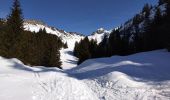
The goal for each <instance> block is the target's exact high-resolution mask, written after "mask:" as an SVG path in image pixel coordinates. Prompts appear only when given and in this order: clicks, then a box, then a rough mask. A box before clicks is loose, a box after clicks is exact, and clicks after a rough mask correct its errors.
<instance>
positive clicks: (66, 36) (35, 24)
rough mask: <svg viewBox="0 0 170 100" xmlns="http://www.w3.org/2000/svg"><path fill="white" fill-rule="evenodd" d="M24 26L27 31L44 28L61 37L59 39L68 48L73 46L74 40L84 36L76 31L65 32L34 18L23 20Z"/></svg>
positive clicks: (36, 30)
mask: <svg viewBox="0 0 170 100" xmlns="http://www.w3.org/2000/svg"><path fill="white" fill-rule="evenodd" d="M24 28H25V30H27V31H31V32H38V31H39V30H40V29H44V28H45V29H46V31H47V33H49V34H54V35H57V36H58V37H60V38H61V40H62V41H63V42H64V43H66V42H67V44H68V47H69V48H70V49H73V48H74V44H75V42H76V41H77V42H79V41H80V40H81V39H83V38H84V36H83V35H81V34H78V33H76V32H66V31H64V30H60V29H57V28H55V27H51V26H48V25H47V24H45V23H44V22H42V21H36V20H26V21H25V22H24Z"/></svg>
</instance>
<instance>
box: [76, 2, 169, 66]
mask: <svg viewBox="0 0 170 100" xmlns="http://www.w3.org/2000/svg"><path fill="white" fill-rule="evenodd" d="M161 6H165V8H166V10H165V12H162V11H161ZM154 9H155V10H156V11H155V14H154V16H153V18H151V16H152V15H151V14H152V13H153V12H152V10H153V7H152V6H151V5H149V4H145V5H144V7H143V9H142V11H141V12H140V13H139V14H136V15H135V16H134V17H133V18H132V19H130V20H128V21H127V22H125V24H124V25H122V26H120V27H119V28H118V29H115V30H113V31H112V32H111V34H110V36H109V37H108V36H104V38H103V41H102V42H101V43H100V44H97V42H96V41H95V40H91V41H90V40H89V39H88V37H86V38H85V39H83V40H81V41H80V42H79V43H76V44H75V48H74V55H75V56H76V57H78V58H79V62H78V64H81V63H82V62H83V61H85V60H87V59H90V58H99V57H110V56H113V55H121V56H125V55H129V54H134V53H138V52H144V51H151V50H157V49H163V48H167V49H168V50H169V51H170V0H159V2H158V6H157V7H155V8H154ZM91 44H92V45H91Z"/></svg>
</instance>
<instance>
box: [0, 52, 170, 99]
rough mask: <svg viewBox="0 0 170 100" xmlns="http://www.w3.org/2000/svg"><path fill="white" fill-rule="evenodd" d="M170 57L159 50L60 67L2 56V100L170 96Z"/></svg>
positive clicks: (0, 58)
mask: <svg viewBox="0 0 170 100" xmlns="http://www.w3.org/2000/svg"><path fill="white" fill-rule="evenodd" d="M61 51H62V52H68V51H69V49H63V50H61ZM69 56H70V55H68V58H72V57H69ZM66 58H67V57H66ZM169 58H170V53H169V52H167V51H166V50H156V51H150V52H143V53H138V54H134V55H130V56H123V57H122V56H113V57H110V58H100V59H91V60H87V61H85V62H84V63H83V64H81V65H79V66H77V67H73V68H72V69H66V70H60V69H58V68H45V67H42V66H36V67H29V66H26V65H24V64H23V63H22V62H20V61H19V60H17V59H5V58H3V57H0V66H1V68H0V83H1V84H0V90H1V91H0V100H169V99H170V73H169V72H170V62H169ZM70 64H71V63H70Z"/></svg>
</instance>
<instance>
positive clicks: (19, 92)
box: [0, 57, 98, 100]
mask: <svg viewBox="0 0 170 100" xmlns="http://www.w3.org/2000/svg"><path fill="white" fill-rule="evenodd" d="M0 64H1V69H0V83H1V84H0V89H1V92H0V100H98V99H97V96H95V95H96V94H94V93H93V92H92V90H91V89H90V88H88V87H87V85H86V84H85V83H83V82H82V81H79V80H77V79H75V78H72V77H69V76H68V75H67V74H66V73H63V71H61V70H60V69H57V68H49V69H47V68H45V67H41V66H39V67H36V68H32V67H29V66H25V65H24V64H23V63H21V62H20V61H19V60H17V59H4V58H2V57H0Z"/></svg>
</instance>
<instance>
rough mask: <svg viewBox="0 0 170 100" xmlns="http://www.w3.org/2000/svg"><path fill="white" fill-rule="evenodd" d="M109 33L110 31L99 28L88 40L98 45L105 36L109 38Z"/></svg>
mask: <svg viewBox="0 0 170 100" xmlns="http://www.w3.org/2000/svg"><path fill="white" fill-rule="evenodd" d="M110 33H111V31H108V30H105V29H104V28H99V29H97V31H95V32H93V33H92V34H91V35H89V36H88V38H89V39H90V40H92V39H93V40H96V41H97V43H98V44H99V43H100V42H101V41H102V40H103V38H104V36H105V35H106V36H108V37H109V36H110Z"/></svg>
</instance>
